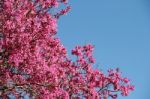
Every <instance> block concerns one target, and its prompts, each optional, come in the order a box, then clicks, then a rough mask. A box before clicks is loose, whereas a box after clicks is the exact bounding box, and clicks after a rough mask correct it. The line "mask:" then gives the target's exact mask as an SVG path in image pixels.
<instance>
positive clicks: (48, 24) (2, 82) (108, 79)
mask: <svg viewBox="0 0 150 99" xmlns="http://www.w3.org/2000/svg"><path fill="white" fill-rule="evenodd" d="M61 5H66V8H64V9H62V10H60V11H57V10H56V9H58V7H60V6H61ZM69 10H70V6H68V4H67V0H1V1H0V97H1V98H3V99H8V98H11V97H15V98H17V99H20V98H21V99H22V98H25V96H28V97H29V98H31V99H32V98H35V99H108V98H109V97H110V98H112V99H116V98H117V94H119V93H121V95H123V96H127V95H128V94H129V92H130V91H132V90H133V89H134V86H132V85H130V81H129V80H128V78H123V77H121V73H120V71H119V69H114V70H112V69H110V70H108V74H107V75H104V74H103V73H102V72H101V71H99V70H97V69H93V68H92V65H93V63H94V62H95V59H94V58H93V56H92V51H93V48H94V47H93V46H92V45H91V44H87V45H84V46H76V47H75V48H74V49H73V50H72V55H75V56H76V57H77V59H76V60H75V61H73V60H71V59H70V58H68V56H67V52H66V48H65V47H64V46H63V45H62V44H61V42H60V40H59V39H58V38H57V37H56V33H57V20H58V19H59V17H60V16H61V15H64V14H66V13H67V12H68V11H69Z"/></svg>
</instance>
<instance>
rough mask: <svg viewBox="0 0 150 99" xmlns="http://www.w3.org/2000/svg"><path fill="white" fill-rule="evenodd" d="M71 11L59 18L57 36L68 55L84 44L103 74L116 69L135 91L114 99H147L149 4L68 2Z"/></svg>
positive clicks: (108, 0) (139, 1)
mask: <svg viewBox="0 0 150 99" xmlns="http://www.w3.org/2000/svg"><path fill="white" fill-rule="evenodd" d="M70 5H71V6H72V10H71V12H70V13H69V14H68V15H66V16H63V17H61V19H60V20H59V25H58V36H59V38H60V39H61V41H62V43H63V44H64V46H65V47H66V48H67V50H68V52H70V50H71V49H72V48H73V47H74V46H76V45H83V44H86V43H92V44H94V45H95V51H94V56H95V58H96V60H97V62H96V65H98V66H99V67H98V68H100V69H101V70H103V71H104V72H105V71H106V70H107V69H108V68H116V67H119V68H120V69H121V71H122V72H123V75H124V76H128V77H129V78H130V79H131V80H132V82H133V84H134V85H135V86H136V90H135V91H134V92H132V93H131V94H130V95H129V96H128V97H119V98H118V99H150V91H149V89H150V86H149V84H150V1H149V0H70Z"/></svg>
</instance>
